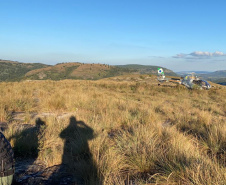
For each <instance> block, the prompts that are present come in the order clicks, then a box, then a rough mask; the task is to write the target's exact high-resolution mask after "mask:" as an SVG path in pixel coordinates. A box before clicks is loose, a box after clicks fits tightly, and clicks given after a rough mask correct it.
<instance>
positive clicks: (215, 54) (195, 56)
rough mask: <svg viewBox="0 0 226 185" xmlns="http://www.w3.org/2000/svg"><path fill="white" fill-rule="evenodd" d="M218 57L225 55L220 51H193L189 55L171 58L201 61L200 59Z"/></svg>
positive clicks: (182, 54)
mask: <svg viewBox="0 0 226 185" xmlns="http://www.w3.org/2000/svg"><path fill="white" fill-rule="evenodd" d="M219 56H226V54H225V53H223V52H221V51H215V52H213V53H211V52H208V51H194V52H192V53H190V54H184V53H180V54H177V55H176V56H173V58H187V59H201V58H210V57H219Z"/></svg>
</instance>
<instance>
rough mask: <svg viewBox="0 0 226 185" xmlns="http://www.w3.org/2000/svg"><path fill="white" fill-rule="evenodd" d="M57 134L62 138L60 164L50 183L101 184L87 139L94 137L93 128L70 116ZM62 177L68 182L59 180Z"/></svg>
mask: <svg viewBox="0 0 226 185" xmlns="http://www.w3.org/2000/svg"><path fill="white" fill-rule="evenodd" d="M59 136H60V137H61V138H62V139H63V140H64V149H63V155H62V164H61V165H60V169H59V170H58V172H57V173H55V174H53V176H52V177H51V178H52V180H51V181H52V184H62V183H64V184H65V183H66V184H94V185H101V184H102V182H101V180H100V179H99V178H98V174H97V173H98V172H97V167H96V164H95V162H94V160H93V156H92V154H91V152H90V149H89V145H88V141H89V140H92V139H93V138H94V131H93V129H92V128H90V127H89V126H88V125H86V124H85V123H84V122H83V121H78V120H76V118H75V117H74V116H72V117H70V122H69V125H68V127H67V128H65V129H64V130H63V131H62V132H61V133H60V135H59ZM63 179H65V180H66V179H70V180H69V181H70V182H61V181H62V180H63Z"/></svg>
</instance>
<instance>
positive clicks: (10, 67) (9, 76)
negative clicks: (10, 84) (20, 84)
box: [0, 60, 48, 81]
mask: <svg viewBox="0 0 226 185" xmlns="http://www.w3.org/2000/svg"><path fill="white" fill-rule="evenodd" d="M47 66H48V65H45V64H40V63H20V62H15V61H9V60H0V81H17V80H21V79H22V78H23V77H24V75H25V74H26V73H27V72H29V71H31V70H34V69H39V68H43V67H47Z"/></svg>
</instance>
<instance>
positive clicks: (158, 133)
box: [0, 80, 226, 185]
mask: <svg viewBox="0 0 226 185" xmlns="http://www.w3.org/2000/svg"><path fill="white" fill-rule="evenodd" d="M0 102H1V104H0V121H2V122H4V121H11V122H12V124H11V125H10V127H9V129H8V130H6V131H5V135H6V136H7V137H8V138H10V137H11V136H13V135H17V136H20V133H21V132H22V131H21V130H18V129H15V128H17V127H16V126H15V125H18V124H19V123H16V122H15V121H13V118H12V116H13V112H25V113H26V115H28V116H27V117H26V119H25V120H24V122H26V123H30V124H33V125H35V117H32V116H29V115H31V113H36V114H37V116H38V117H40V118H41V119H42V121H44V122H45V124H46V127H45V129H43V133H42V134H43V135H40V133H38V134H39V138H41V139H39V141H38V142H39V153H38V158H39V159H41V160H43V161H44V162H45V163H46V165H47V166H52V165H56V164H61V162H62V155H63V148H64V141H63V139H62V138H61V137H60V133H61V132H62V131H63V130H64V129H65V128H67V127H68V125H69V122H70V116H74V117H76V119H77V120H81V121H83V122H84V123H85V124H86V125H88V126H89V127H90V128H92V129H93V130H94V137H93V139H90V140H89V141H88V145H89V150H90V152H91V154H92V160H93V165H95V166H96V168H97V174H98V177H94V176H93V175H92V174H95V173H94V172H92V170H91V171H90V170H89V169H88V168H89V166H88V165H87V164H85V161H83V162H81V164H85V165H84V166H85V167H84V168H83V169H82V171H83V172H81V175H82V174H84V173H86V172H88V173H89V181H90V182H87V183H90V184H92V183H93V184H95V182H96V179H95V178H99V179H101V180H102V182H103V184H106V185H108V184H132V183H135V184H150V183H157V184H167V183H168V184H226V173H225V171H226V162H225V158H226V157H225V156H226V153H225V150H226V127H225V125H226V89H224V88H221V89H220V88H219V89H218V88H216V89H211V90H209V91H200V90H194V91H191V90H188V89H186V88H183V87H181V86H175V87H163V86H155V85H152V84H148V83H146V82H144V83H142V82H133V81H129V82H123V81H121V82H115V81H110V80H101V81H73V80H64V81H29V82H28V81H27V82H19V83H17V82H15V83H0ZM43 113H49V114H50V115H49V116H46V115H43ZM53 113H54V114H53ZM63 113H70V115H68V116H65V117H60V116H59V115H62V114H63ZM26 139H28V138H26V136H24V138H23V140H21V143H20V145H21V148H22V149H23V146H26V147H28V148H29V147H31V146H32V143H31V144H28V143H27V142H26ZM15 142H16V137H14V139H11V143H12V145H13V146H14V144H15ZM76 147H78V141H75V142H74V148H76ZM31 148H32V147H31ZM31 148H29V149H27V148H25V149H24V151H23V150H21V151H20V152H21V153H22V154H23V152H25V151H31ZM27 155H29V153H28V154H27ZM81 164H79V165H81ZM71 165H72V166H71V167H73V165H74V166H75V164H73V163H72V164H71ZM76 165H78V164H76ZM79 165H78V167H79Z"/></svg>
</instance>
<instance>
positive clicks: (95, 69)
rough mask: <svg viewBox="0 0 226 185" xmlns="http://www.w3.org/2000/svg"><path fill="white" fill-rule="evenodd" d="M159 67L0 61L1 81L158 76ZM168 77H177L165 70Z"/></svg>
mask: <svg viewBox="0 0 226 185" xmlns="http://www.w3.org/2000/svg"><path fill="white" fill-rule="evenodd" d="M158 67H159V66H146V65H135V64H131V65H117V66H111V65H106V64H94V63H93V64H84V63H79V62H74V63H73V62H72V63H60V64H56V65H53V66H52V65H45V64H40V63H20V62H15V61H8V60H0V81H19V80H22V79H23V80H47V79H50V80H63V79H86V80H98V79H102V78H108V77H114V76H120V75H127V74H155V75H156V74H157V69H158ZM163 69H164V72H165V74H166V75H168V76H177V74H175V73H174V72H173V71H171V70H169V69H166V68H163Z"/></svg>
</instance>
